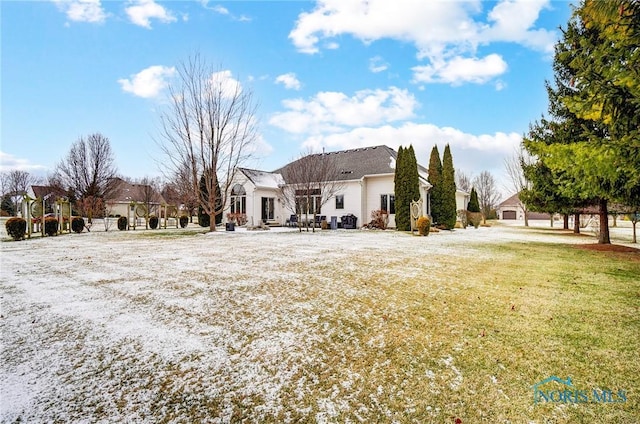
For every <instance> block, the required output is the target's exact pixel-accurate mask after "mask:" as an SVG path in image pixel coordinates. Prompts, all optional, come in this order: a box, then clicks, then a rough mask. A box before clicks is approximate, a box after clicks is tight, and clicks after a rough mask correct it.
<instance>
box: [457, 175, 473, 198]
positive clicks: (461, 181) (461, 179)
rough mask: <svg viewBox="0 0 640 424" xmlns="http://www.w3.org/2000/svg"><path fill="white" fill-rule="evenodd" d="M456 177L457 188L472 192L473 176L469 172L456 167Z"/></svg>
mask: <svg viewBox="0 0 640 424" xmlns="http://www.w3.org/2000/svg"><path fill="white" fill-rule="evenodd" d="M455 178H456V188H457V189H459V190H463V191H466V192H467V193H471V187H473V184H471V177H470V176H469V175H468V174H467V173H465V172H464V171H462V170H461V169H456V173H455Z"/></svg>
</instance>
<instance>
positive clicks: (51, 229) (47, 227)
mask: <svg viewBox="0 0 640 424" xmlns="http://www.w3.org/2000/svg"><path fill="white" fill-rule="evenodd" d="M44 233H45V234H46V235H48V236H55V235H56V234H58V219H57V218H54V217H53V216H48V217H46V218H45V219H44Z"/></svg>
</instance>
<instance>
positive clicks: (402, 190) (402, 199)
mask: <svg viewBox="0 0 640 424" xmlns="http://www.w3.org/2000/svg"><path fill="white" fill-rule="evenodd" d="M405 181H406V166H405V150H404V149H403V148H402V146H400V147H399V148H398V154H397V156H396V170H395V175H394V178H393V183H394V190H393V192H394V195H395V208H396V230H398V231H406V218H407V216H405V214H403V213H402V211H403V209H404V208H403V205H404V204H405V203H406V198H407V194H406V184H405Z"/></svg>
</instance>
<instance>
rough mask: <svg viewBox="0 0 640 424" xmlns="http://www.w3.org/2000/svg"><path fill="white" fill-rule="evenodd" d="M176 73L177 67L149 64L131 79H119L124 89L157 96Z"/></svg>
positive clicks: (141, 94)
mask: <svg viewBox="0 0 640 424" xmlns="http://www.w3.org/2000/svg"><path fill="white" fill-rule="evenodd" d="M175 73H176V69H175V68H173V67H171V68H169V67H166V66H160V65H155V66H149V67H148V68H146V69H143V70H142V71H140V72H138V73H137V74H134V75H131V79H126V78H123V79H119V80H118V83H120V86H121V87H122V89H123V90H124V91H126V92H128V93H132V94H134V95H136V96H138V97H144V98H152V97H157V96H158V95H159V94H160V92H161V91H162V90H163V89H164V88H165V87H166V86H167V79H169V78H171V77H172V76H173V75H174V74H175Z"/></svg>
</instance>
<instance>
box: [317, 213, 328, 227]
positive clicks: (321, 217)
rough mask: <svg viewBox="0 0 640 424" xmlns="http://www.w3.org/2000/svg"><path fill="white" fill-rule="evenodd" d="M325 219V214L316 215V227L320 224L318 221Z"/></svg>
mask: <svg viewBox="0 0 640 424" xmlns="http://www.w3.org/2000/svg"><path fill="white" fill-rule="evenodd" d="M326 220H327V216H326V215H322V216H321V215H316V221H315V225H317V226H318V227H319V226H320V223H321V222H322V221H326Z"/></svg>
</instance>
